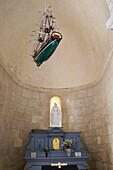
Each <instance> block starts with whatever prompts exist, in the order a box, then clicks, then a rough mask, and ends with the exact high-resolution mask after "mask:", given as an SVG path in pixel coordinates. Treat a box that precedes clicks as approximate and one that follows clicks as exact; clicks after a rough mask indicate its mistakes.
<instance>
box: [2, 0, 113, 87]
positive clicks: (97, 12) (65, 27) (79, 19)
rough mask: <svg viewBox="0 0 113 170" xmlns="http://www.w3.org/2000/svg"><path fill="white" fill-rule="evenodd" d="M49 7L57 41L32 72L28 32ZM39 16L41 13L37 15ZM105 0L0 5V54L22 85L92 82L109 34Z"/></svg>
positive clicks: (105, 56) (8, 0) (112, 37)
mask: <svg viewBox="0 0 113 170" xmlns="http://www.w3.org/2000/svg"><path fill="white" fill-rule="evenodd" d="M45 2H46V7H48V6H49V5H51V6H52V9H53V12H54V15H55V17H56V21H57V26H58V28H59V30H60V32H61V33H62V35H63V39H62V41H61V43H60V44H59V46H58V48H57V50H56V51H55V53H54V54H53V55H52V57H51V58H50V59H49V60H48V61H47V62H45V63H44V64H42V65H41V66H40V67H37V66H36V64H35V63H34V62H33V59H32V57H31V56H30V55H29V54H32V53H33V49H34V44H33V43H29V41H30V40H31V39H32V37H31V36H30V35H31V34H32V30H37V29H38V26H37V25H36V23H37V24H39V23H40V20H41V17H42V13H43V11H44V8H45ZM39 11H41V12H42V13H40V12H39ZM108 18H109V10H108V6H107V3H106V1H105V0H46V1H45V0H14V1H12V0H4V1H3V0H2V1H0V54H1V58H2V59H3V61H5V63H6V65H7V66H8V67H9V68H10V70H11V71H12V72H13V73H14V75H15V76H16V77H17V78H18V79H20V80H21V81H22V82H24V83H26V84H29V85H33V86H36V87H45V88H70V87H79V86H84V85H87V84H89V83H92V82H94V81H96V80H98V79H99V78H100V77H101V76H102V74H103V72H104V70H105V67H106V63H107V62H108V60H109V58H110V54H111V51H112V44H113V31H112V30H109V29H107V28H106V22H107V20H108Z"/></svg>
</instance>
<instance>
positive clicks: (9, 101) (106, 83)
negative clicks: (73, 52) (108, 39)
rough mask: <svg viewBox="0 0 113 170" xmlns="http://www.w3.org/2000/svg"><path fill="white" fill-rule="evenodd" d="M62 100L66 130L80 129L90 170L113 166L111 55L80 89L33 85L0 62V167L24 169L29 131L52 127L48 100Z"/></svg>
mask: <svg viewBox="0 0 113 170" xmlns="http://www.w3.org/2000/svg"><path fill="white" fill-rule="evenodd" d="M53 96H58V97H60V99H61V104H62V114H63V120H62V125H63V128H64V130H65V131H81V140H82V142H83V144H84V145H85V148H86V150H87V151H88V152H89V154H90V155H91V159H90V161H89V165H90V169H91V170H112V169H113V144H112V141H113V59H111V61H110V63H109V65H108V67H107V70H106V72H105V74H104V76H103V77H102V79H101V80H100V81H99V82H98V83H96V84H94V85H90V86H89V87H84V88H82V89H81V88H80V89H74V88H73V89H44V88H38V87H37V88H35V87H30V86H28V85H25V84H22V82H18V80H17V79H16V78H15V77H14V75H13V74H12V73H11V72H9V71H8V69H7V68H6V66H5V65H4V64H3V63H0V115H1V116H0V126H1V128H0V144H1V145H0V170H23V169H24V165H25V161H24V159H23V157H24V153H25V150H26V146H27V144H28V143H29V132H30V131H31V129H48V127H49V116H50V115H49V112H50V110H49V109H50V99H51V97H53Z"/></svg>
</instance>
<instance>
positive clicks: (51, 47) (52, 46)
mask: <svg viewBox="0 0 113 170" xmlns="http://www.w3.org/2000/svg"><path fill="white" fill-rule="evenodd" d="M58 44H59V43H58V41H57V39H55V40H53V41H51V42H50V43H49V44H48V45H47V46H46V47H45V48H44V49H43V50H42V51H41V52H40V53H39V54H37V56H36V58H35V59H34V62H36V64H37V66H38V67H39V66H40V65H41V64H42V63H43V62H44V61H47V60H48V59H49V58H50V57H51V55H52V54H53V52H54V51H55V50H56V48H57V46H58Z"/></svg>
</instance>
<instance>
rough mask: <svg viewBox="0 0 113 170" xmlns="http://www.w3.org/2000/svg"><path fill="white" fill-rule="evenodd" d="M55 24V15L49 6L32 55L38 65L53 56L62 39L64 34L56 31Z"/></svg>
mask: <svg viewBox="0 0 113 170" xmlns="http://www.w3.org/2000/svg"><path fill="white" fill-rule="evenodd" d="M55 25H56V21H55V17H54V16H53V12H52V10H51V7H49V8H48V9H47V10H46V11H45V12H44V14H43V19H42V21H41V24H40V30H39V34H38V40H37V44H36V47H35V49H34V54H33V55H32V57H33V59H34V62H35V63H36V64H37V66H38V67H39V66H40V65H41V64H42V63H43V62H44V61H47V60H48V59H49V58H50V57H51V55H52V54H53V53H54V51H55V50H56V48H57V46H58V45H59V42H60V41H61V39H62V35H61V34H60V33H59V32H58V31H56V28H55Z"/></svg>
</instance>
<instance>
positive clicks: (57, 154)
mask: <svg viewBox="0 0 113 170" xmlns="http://www.w3.org/2000/svg"><path fill="white" fill-rule="evenodd" d="M30 137H31V140H30V143H29V144H28V146H27V150H26V152H25V157H24V159H25V160H26V167H25V169H26V170H43V169H44V167H45V166H47V167H48V168H49V169H50V170H52V169H56V168H57V169H59V168H60V169H61V170H63V169H66V167H69V168H70V166H73V169H72V170H76V169H78V170H86V169H87V165H88V163H87V161H88V159H89V156H88V154H87V152H86V151H85V149H84V146H83V144H82V143H81V141H80V132H65V131H63V128H62V127H50V128H49V129H48V130H36V129H34V130H32V131H31V133H30ZM56 139H57V141H56V142H58V143H57V145H56V146H55V144H54V140H56ZM65 139H72V141H73V144H72V148H71V149H72V153H71V156H70V157H67V156H66V153H65V150H64V148H63V145H62V144H63V141H64V140H65ZM43 148H50V152H49V155H48V157H45V153H44V150H43ZM76 153H79V154H76ZM77 155H78V156H77ZM62 164H63V165H66V166H65V167H64V166H63V165H62ZM47 167H46V170H47V169H48V168H47ZM50 167H51V168H50Z"/></svg>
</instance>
